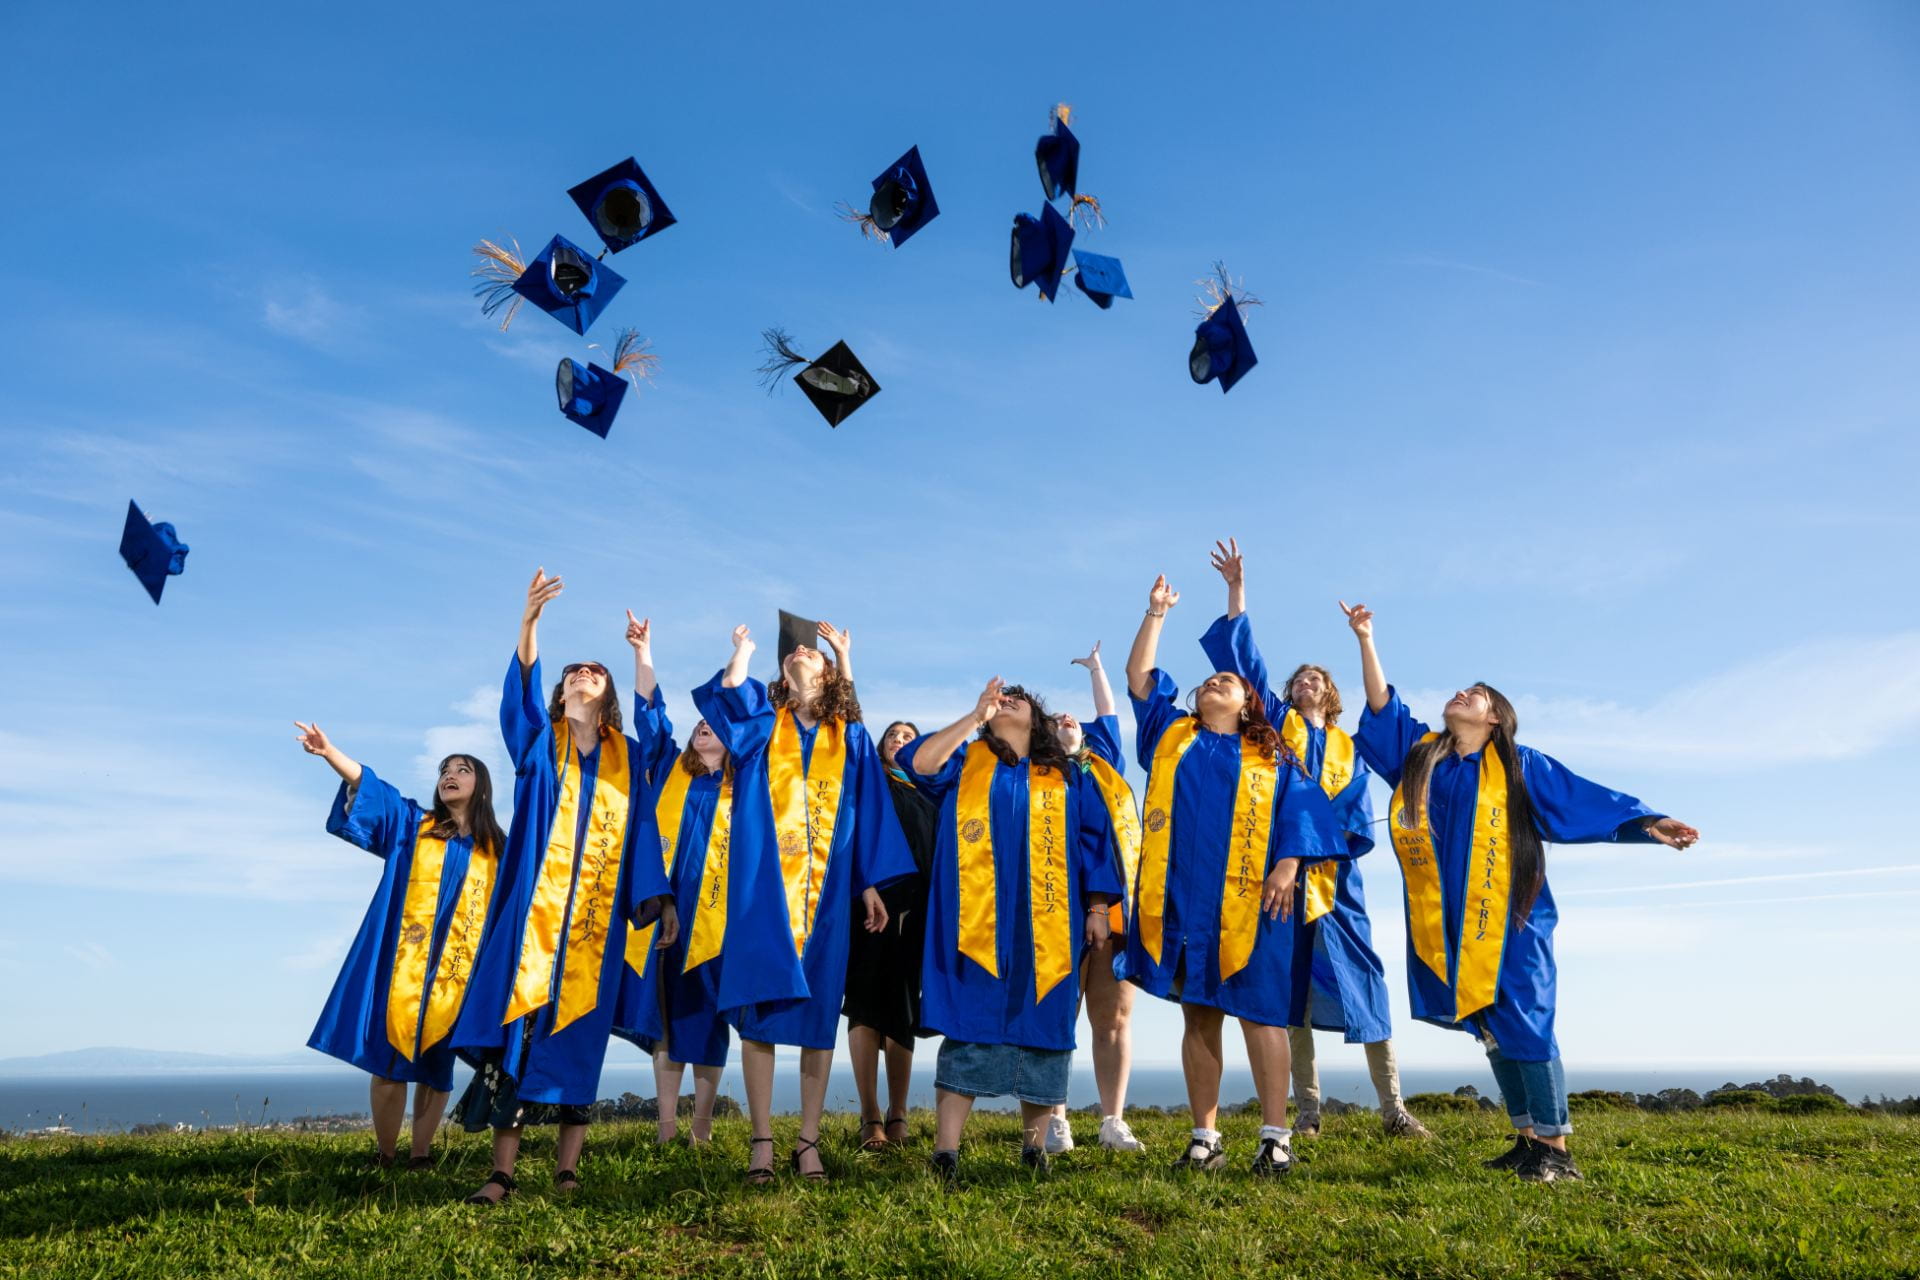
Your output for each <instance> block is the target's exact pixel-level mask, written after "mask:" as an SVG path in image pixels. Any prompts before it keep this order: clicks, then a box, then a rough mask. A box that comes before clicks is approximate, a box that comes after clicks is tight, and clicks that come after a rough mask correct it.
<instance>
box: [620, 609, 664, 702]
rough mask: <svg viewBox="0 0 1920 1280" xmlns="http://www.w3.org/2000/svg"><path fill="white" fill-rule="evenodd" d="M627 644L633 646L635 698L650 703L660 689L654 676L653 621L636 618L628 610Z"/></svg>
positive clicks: (631, 611)
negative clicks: (655, 692) (654, 692)
mask: <svg viewBox="0 0 1920 1280" xmlns="http://www.w3.org/2000/svg"><path fill="white" fill-rule="evenodd" d="M627 643H628V644H630V645H632V646H633V696H634V697H636V698H638V699H640V700H641V701H642V702H649V701H651V700H652V699H653V691H654V690H655V689H657V688H659V687H660V682H659V680H657V679H656V678H655V677H654V674H653V619H651V618H636V617H634V616H633V610H631V609H629V610H627Z"/></svg>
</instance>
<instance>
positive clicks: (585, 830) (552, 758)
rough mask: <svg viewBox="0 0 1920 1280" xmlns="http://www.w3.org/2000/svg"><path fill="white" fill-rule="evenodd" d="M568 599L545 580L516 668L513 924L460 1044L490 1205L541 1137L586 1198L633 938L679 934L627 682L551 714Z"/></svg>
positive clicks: (507, 895) (482, 976) (504, 930)
mask: <svg viewBox="0 0 1920 1280" xmlns="http://www.w3.org/2000/svg"><path fill="white" fill-rule="evenodd" d="M561 589H562V583H561V580H560V579H559V578H549V577H547V576H546V573H545V571H544V570H540V571H536V572H535V573H534V575H533V581H532V583H531V584H529V586H528V588H527V604H526V610H525V612H524V613H523V614H522V616H521V620H520V639H519V643H518V645H517V647H516V649H515V652H514V655H513V658H512V659H511V660H510V661H509V663H508V665H507V675H506V682H505V687H504V689H503V690H502V694H501V700H500V731H501V734H502V736H504V737H505V739H506V744H507V752H508V754H509V755H511V756H512V757H513V762H514V770H515V779H514V789H513V824H512V826H511V828H510V829H509V830H508V832H507V853H506V858H505V860H504V862H503V864H502V866H501V868H500V882H501V883H500V890H499V894H500V901H499V905H498V908H497V912H498V914H497V915H496V918H495V920H494V924H493V927H492V928H491V929H490V930H489V931H488V933H487V938H486V941H485V942H484V943H483V944H482V946H481V949H480V957H479V960H478V962H477V963H476V964H475V967H474V975H473V981H472V984H471V986H470V988H469V990H468V992H467V1003H466V1007H465V1008H464V1009H462V1010H461V1013H460V1020H459V1022H458V1023H457V1024H456V1026H455V1027H454V1033H453V1045H454V1048H455V1049H457V1050H458V1051H459V1052H460V1054H461V1056H462V1057H465V1058H466V1059H468V1060H469V1061H470V1062H472V1063H473V1064H474V1066H475V1072H474V1077H473V1082H472V1084H471V1085H469V1086H468V1088H467V1091H466V1093H465V1094H464V1095H462V1097H461V1099H460V1103H459V1105H458V1106H457V1107H456V1108H455V1114H454V1118H455V1119H456V1120H458V1121H459V1122H460V1123H461V1124H463V1125H464V1126H465V1127H466V1128H467V1129H468V1130H469V1131H475V1132H477V1131H478V1130H481V1129H485V1128H488V1127H491V1128H492V1129H493V1131H494V1143H493V1162H494V1171H493V1174H492V1176H491V1177H489V1178H488V1180H487V1183H486V1185H485V1186H484V1187H482V1188H481V1189H480V1190H479V1191H478V1192H476V1193H475V1194H474V1196H472V1197H469V1199H470V1200H474V1201H476V1202H478V1203H484V1204H493V1203H497V1202H498V1201H499V1200H500V1199H501V1198H503V1197H504V1196H506V1195H508V1194H510V1193H511V1192H512V1190H513V1187H514V1180H513V1164H514V1160H515V1157H516V1156H517V1155H518V1153H519V1149H520V1132H521V1129H522V1127H523V1126H525V1125H527V1124H541V1123H547V1122H549V1121H551V1122H555V1123H558V1125H559V1126H560V1132H559V1137H558V1141H557V1143H556V1147H555V1162H556V1165H557V1172H556V1174H555V1179H556V1182H557V1184H558V1185H559V1186H560V1187H561V1189H562V1190H571V1189H572V1188H573V1187H576V1186H578V1185H579V1182H580V1176H579V1173H578V1165H579V1160H580V1150H581V1147H582V1145H583V1144H584V1143H585V1141H586V1126H587V1114H588V1108H589V1107H591V1106H592V1105H593V1102H594V1100H595V1095H596V1093H597V1091H598V1089H599V1087H600V1067H601V1064H602V1063H603V1062H604V1061H605V1059H606V1053H607V1038H608V1036H609V1034H610V1033H611V1032H612V1030H613V1020H614V1013H615V1011H616V1007H617V1005H618V1002H619V994H620V980H621V974H622V972H623V971H624V970H625V968H626V940H627V926H628V925H629V923H631V924H633V925H636V926H639V925H648V924H652V923H654V922H655V921H656V920H658V922H659V928H658V929H656V930H655V935H656V939H657V945H659V946H660V947H661V948H662V949H664V948H666V947H669V946H671V945H672V943H673V941H674V939H675V938H676V937H678V936H679V927H680V918H679V914H678V912H677V911H676V910H675V908H674V904H673V896H672V890H671V887H670V886H669V885H668V883H667V876H666V872H665V870H664V868H663V867H662V865H661V860H660V832H659V828H658V827H657V826H655V824H654V816H653V809H654V797H653V791H652V789H651V788H650V787H649V786H648V785H647V779H646V772H645V769H644V761H643V759H642V757H641V756H640V752H639V746H638V744H637V743H635V742H634V741H633V740H632V739H631V738H628V737H626V736H625V735H624V734H622V733H621V731H620V699H619V695H618V693H617V692H616V691H615V689H614V686H613V677H612V675H611V674H610V673H609V672H608V671H607V669H606V668H605V667H604V666H602V665H601V664H599V663H598V662H575V663H569V664H568V665H567V666H566V667H565V668H563V669H562V671H561V674H560V679H559V681H557V682H556V683H555V684H554V686H553V691H552V694H551V696H550V697H549V698H547V699H546V700H545V701H544V702H543V701H542V697H541V694H542V681H541V675H540V659H539V645H538V640H537V635H536V632H537V628H538V625H539V621H540V615H541V613H542V612H543V611H544V610H545V608H546V606H547V605H548V604H549V603H550V602H551V601H552V600H553V599H554V597H556V596H558V595H559V594H560V592H561ZM637 666H638V662H637V654H636V667H637ZM643 855H644V856H643Z"/></svg>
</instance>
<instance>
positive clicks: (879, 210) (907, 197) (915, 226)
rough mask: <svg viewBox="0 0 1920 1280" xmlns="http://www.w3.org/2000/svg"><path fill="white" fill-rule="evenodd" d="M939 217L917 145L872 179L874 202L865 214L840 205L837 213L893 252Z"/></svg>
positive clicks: (931, 187)
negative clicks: (890, 248)
mask: <svg viewBox="0 0 1920 1280" xmlns="http://www.w3.org/2000/svg"><path fill="white" fill-rule="evenodd" d="M939 214H940V206H939V205H938V204H936V203H934V199H933V184H932V183H930V182H928V181H927V167H926V166H925V165H924V164H922V163H921V162H920V148H919V147H917V146H914V147H908V148H907V154H905V155H903V156H901V157H900V158H899V159H898V160H895V161H894V162H893V163H892V164H890V165H888V166H887V167H886V169H885V170H884V171H883V172H882V173H881V174H880V176H879V177H877V178H875V179H874V180H873V200H872V201H871V202H870V203H869V204H868V205H867V211H866V212H865V213H861V212H860V211H859V210H858V209H855V208H853V206H851V205H843V206H842V207H841V212H840V216H841V217H842V218H845V219H846V220H847V221H848V222H851V223H854V224H856V225H857V226H858V227H859V228H860V230H861V232H862V233H864V234H866V235H870V236H872V237H873V238H874V239H876V240H887V241H890V242H891V243H892V245H893V247H894V248H896V249H898V248H899V247H900V246H901V245H903V244H905V243H906V242H907V239H908V237H910V236H912V235H913V233H914V232H916V231H918V230H919V229H920V228H922V227H924V226H926V225H927V224H928V223H929V222H932V221H933V220H934V219H935V218H936V217H938V216H939Z"/></svg>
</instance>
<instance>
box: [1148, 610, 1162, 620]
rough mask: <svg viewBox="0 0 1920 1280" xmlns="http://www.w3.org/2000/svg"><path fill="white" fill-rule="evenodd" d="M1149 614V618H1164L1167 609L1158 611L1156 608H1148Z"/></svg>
mask: <svg viewBox="0 0 1920 1280" xmlns="http://www.w3.org/2000/svg"><path fill="white" fill-rule="evenodd" d="M1147 616H1148V617H1149V618H1164V617H1166V616H1167V611H1166V610H1165V609H1161V610H1160V611H1159V612H1157V613H1156V612H1155V611H1154V610H1152V609H1149V610H1147Z"/></svg>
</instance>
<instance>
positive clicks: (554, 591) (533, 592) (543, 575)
mask: <svg viewBox="0 0 1920 1280" xmlns="http://www.w3.org/2000/svg"><path fill="white" fill-rule="evenodd" d="M564 590H566V584H565V583H563V582H561V581H560V579H559V578H557V577H556V578H549V577H548V576H547V571H546V570H545V569H544V568H542V569H535V570H534V571H533V581H532V582H529V583H528V584H527V613H526V619H527V621H528V622H537V621H539V619H540V614H541V612H542V611H543V610H545V609H546V607H547V605H548V604H549V603H551V602H552V600H553V598H554V597H555V596H557V595H559V594H560V593H561V592H562V591H564Z"/></svg>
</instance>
